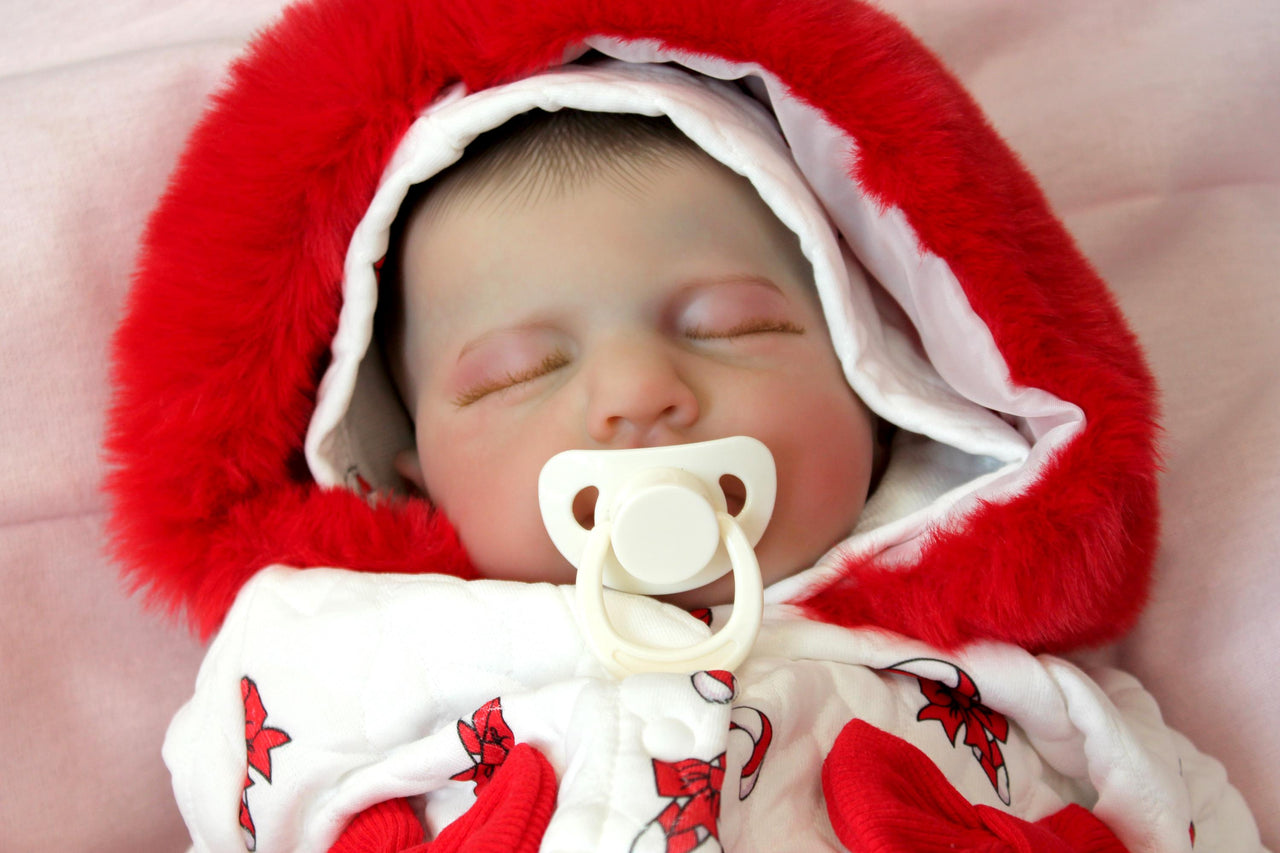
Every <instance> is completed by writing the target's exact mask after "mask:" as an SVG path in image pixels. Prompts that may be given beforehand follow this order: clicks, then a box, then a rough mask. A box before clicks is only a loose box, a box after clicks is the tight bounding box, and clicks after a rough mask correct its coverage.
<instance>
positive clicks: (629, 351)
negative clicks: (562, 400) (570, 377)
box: [587, 338, 699, 447]
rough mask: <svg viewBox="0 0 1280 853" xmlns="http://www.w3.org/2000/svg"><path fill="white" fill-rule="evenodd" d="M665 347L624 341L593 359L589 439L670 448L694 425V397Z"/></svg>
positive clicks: (641, 340) (652, 342) (644, 341)
mask: <svg viewBox="0 0 1280 853" xmlns="http://www.w3.org/2000/svg"><path fill="white" fill-rule="evenodd" d="M668 347H669V344H666V343H665V342H663V341H659V340H649V339H646V338H626V339H620V340H614V341H611V342H609V343H608V344H607V345H606V346H603V347H601V349H600V350H599V351H598V352H597V353H596V354H595V357H594V359H593V361H594V363H593V364H592V365H591V379H590V382H591V385H590V399H589V400H588V403H587V433H588V434H589V435H590V436H591V438H592V440H594V441H596V442H598V443H600V444H605V445H614V446H621V447H646V446H652V445H659V444H671V443H675V442H679V441H680V440H681V432H682V431H684V430H686V429H688V428H689V427H691V426H693V424H694V423H696V422H697V420H698V416H699V408H698V397H697V395H696V394H695V393H694V390H693V388H691V387H690V386H689V384H688V382H686V381H685V378H684V377H683V376H682V375H681V372H680V370H679V365H678V364H677V362H676V358H675V355H674V354H673V353H672V352H670V351H669V349H668Z"/></svg>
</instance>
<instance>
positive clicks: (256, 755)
mask: <svg viewBox="0 0 1280 853" xmlns="http://www.w3.org/2000/svg"><path fill="white" fill-rule="evenodd" d="M240 698H241V699H243V700H244V752H245V759H246V760H245V770H244V788H242V789H241V791H240V829H241V830H243V831H244V837H245V846H246V847H248V849H250V850H254V849H256V848H257V846H258V830H257V827H256V826H254V823H253V815H252V814H251V813H250V811H249V789H250V788H251V787H253V777H252V776H250V775H249V770H250V769H253V770H256V771H258V773H259V774H260V775H261V776H262V778H263V780H264V781H265V782H266V783H267V784H268V785H270V784H271V750H273V749H275V748H276V747H279V746H284V745H285V744H286V743H288V742H289V736H288V735H287V734H285V733H284V731H282V730H281V729H275V728H269V727H268V726H267V724H266V723H267V709H266V706H265V705H263V704H262V694H261V693H259V692H258V685H257V683H255V682H254V680H253V679H252V678H250V677H249V676H247V675H246V676H244V677H243V678H241V679H240Z"/></svg>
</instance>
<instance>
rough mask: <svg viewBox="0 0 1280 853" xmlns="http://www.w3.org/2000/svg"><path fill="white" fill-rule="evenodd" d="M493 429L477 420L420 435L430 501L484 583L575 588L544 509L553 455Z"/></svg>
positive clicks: (533, 440) (528, 438)
mask: <svg viewBox="0 0 1280 853" xmlns="http://www.w3.org/2000/svg"><path fill="white" fill-rule="evenodd" d="M420 423H421V422H420ZM491 427H492V425H487V424H483V423H482V422H480V421H478V420H477V421H476V422H474V423H465V424H461V425H460V426H459V428H456V429H455V428H452V427H451V428H448V429H432V428H430V426H428V427H427V428H426V429H420V430H419V434H418V446H419V447H421V448H424V450H423V451H422V455H423V472H424V475H425V478H426V485H427V490H428V495H429V497H430V498H431V500H432V502H433V503H434V504H435V505H436V506H437V507H438V508H439V509H440V510H442V511H443V512H444V513H445V515H446V516H447V517H448V519H449V521H450V523H451V524H453V526H454V528H455V530H456V531H457V533H458V536H459V538H460V539H461V540H462V544H463V547H465V548H466V550H467V554H468V556H469V557H470V558H471V561H472V564H473V565H474V566H475V568H476V570H477V571H478V572H479V573H480V575H481V576H482V577H486V578H495V579H504V580H505V579H510V580H535V581H540V580H547V581H553V582H560V583H563V582H570V581H571V580H572V573H570V574H569V575H568V576H567V577H563V576H562V575H563V572H561V568H563V567H565V566H567V565H568V564H567V563H564V561H563V558H561V557H560V556H559V553H558V552H556V551H555V546H554V545H553V544H552V543H551V539H550V537H549V536H548V535H547V533H546V530H545V528H544V527H543V524H542V515H541V512H540V511H539V509H538V492H537V484H538V473H539V471H541V469H542V465H543V464H544V463H545V462H546V459H547V458H549V457H550V455H551V453H552V451H550V450H544V448H542V447H541V446H540V443H539V441H538V440H537V439H536V438H534V437H532V436H530V435H527V434H526V435H509V434H506V433H504V432H503V431H501V430H495V429H493V428H491ZM535 435H536V433H535ZM426 448H432V449H434V452H429V451H427V450H425V449H426Z"/></svg>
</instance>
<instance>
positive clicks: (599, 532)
mask: <svg viewBox="0 0 1280 853" xmlns="http://www.w3.org/2000/svg"><path fill="white" fill-rule="evenodd" d="M716 521H717V522H719V525H720V535H721V537H722V538H723V539H724V543H725V550H726V551H727V552H728V554H729V562H730V564H731V565H732V567H733V591H734V605H733V613H732V614H731V615H730V616H729V621H728V623H726V624H725V626H724V627H723V628H721V629H720V630H719V631H717V632H716V633H714V634H712V635H711V636H710V637H707V638H706V639H705V640H701V641H699V642H697V643H694V644H693V645H692V646H687V647H685V648H682V649H661V648H653V647H652V646H645V645H642V644H641V643H637V642H635V641H633V640H628V639H626V638H624V637H621V636H619V635H618V632H617V631H616V630H614V627H613V623H612V621H610V619H609V614H608V612H607V611H606V609H605V604H604V583H603V576H604V562H605V557H606V556H608V553H609V549H610V548H611V547H612V545H611V540H610V524H609V522H607V521H606V522H602V523H600V524H597V525H596V526H595V528H594V529H593V530H592V531H591V533H590V535H589V536H588V538H587V546H586V548H585V549H584V551H583V555H582V568H581V569H580V570H579V576H578V582H577V597H578V605H579V607H580V608H581V611H582V618H583V621H584V622H585V623H586V629H587V636H588V638H589V640H590V643H591V645H592V650H593V651H594V652H595V653H596V657H597V658H599V659H600V662H601V663H602V664H604V666H605V668H606V669H608V670H609V671H610V672H611V673H612V674H614V675H615V676H617V677H619V678H623V677H625V676H627V675H630V674H632V673H638V672H675V673H691V672H698V671H700V670H708V669H725V670H733V669H735V668H736V667H737V666H738V665H739V664H740V663H742V662H743V661H744V660H745V659H746V657H747V654H748V653H750V651H751V647H752V645H753V644H754V643H755V640H756V636H757V635H758V634H759V633H760V623H761V621H762V620H763V618H764V587H763V584H762V582H761V579H760V564H759V563H758V562H757V561H756V555H755V551H754V550H753V549H752V547H751V543H750V542H749V541H748V539H747V535H746V534H745V533H744V532H743V531H742V528H741V527H740V526H739V525H738V523H737V521H735V520H734V518H733V516H731V515H729V514H728V513H725V512H718V513H716Z"/></svg>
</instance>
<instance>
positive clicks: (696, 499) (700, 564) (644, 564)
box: [611, 468, 720, 586]
mask: <svg viewBox="0 0 1280 853" xmlns="http://www.w3.org/2000/svg"><path fill="white" fill-rule="evenodd" d="M611 515H612V518H613V531H612V536H611V540H612V542H613V554H614V556H615V557H617V559H618V563H619V564H620V565H621V566H622V568H623V569H625V570H626V572H627V574H629V575H631V576H632V577H633V578H637V579H639V580H641V581H643V582H648V583H652V584H655V585H660V586H678V585H681V584H683V583H684V582H686V581H688V580H689V579H690V578H693V577H696V576H697V575H698V573H699V572H701V571H702V569H704V568H705V567H706V566H707V564H708V563H710V562H711V558H712V557H714V556H715V553H716V551H717V550H718V549H719V547H720V524H719V522H717V521H716V511H715V509H714V508H713V507H712V504H711V498H710V497H709V496H708V495H707V493H706V489H705V488H704V487H703V485H702V483H700V482H699V481H698V478H697V477H694V476H693V475H692V474H689V473H688V472H686V471H681V470H680V469H678V468H655V469H651V470H648V471H642V472H641V473H640V474H638V475H637V476H636V477H635V478H634V479H633V480H632V481H631V482H630V483H628V484H627V486H626V487H625V488H624V489H623V491H622V492H621V493H620V494H619V495H618V497H617V498H616V499H615V500H614V510H613V512H612V513H611Z"/></svg>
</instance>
